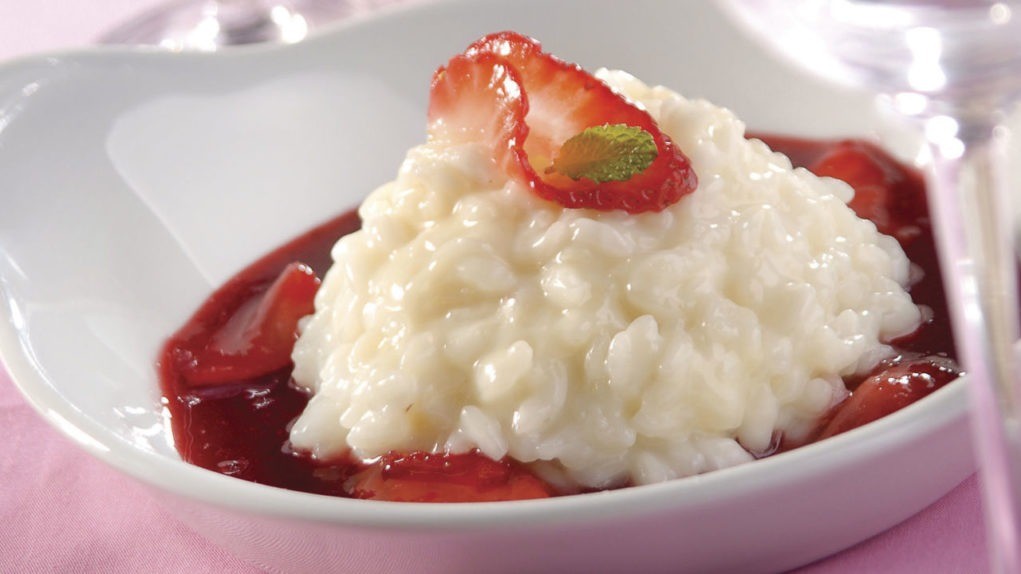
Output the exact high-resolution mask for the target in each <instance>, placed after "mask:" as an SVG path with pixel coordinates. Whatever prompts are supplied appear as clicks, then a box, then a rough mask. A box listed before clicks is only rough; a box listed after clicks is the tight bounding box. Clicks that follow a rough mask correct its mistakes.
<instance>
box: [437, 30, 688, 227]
mask: <svg viewBox="0 0 1021 574" xmlns="http://www.w3.org/2000/svg"><path fill="white" fill-rule="evenodd" d="M468 62H470V64H469V63H468ZM488 68H494V69H495V70H494V71H492V72H489V71H486V70H487V69H488ZM430 97H431V103H430V108H429V117H430V120H431V121H432V122H433V125H436V123H437V122H439V123H440V125H443V124H447V125H454V126H460V127H462V129H463V128H464V127H465V126H467V127H468V129H464V131H463V132H462V133H465V134H470V135H468V136H467V137H465V139H468V138H469V137H473V136H478V135H480V134H482V135H481V137H478V138H477V139H480V140H482V141H489V142H490V143H491V144H492V146H493V149H494V157H496V159H497V162H498V164H499V165H500V166H501V167H504V168H505V169H506V170H507V173H508V174H509V175H510V176H512V177H515V178H517V179H519V180H521V181H523V182H525V183H526V184H528V185H529V186H531V188H532V189H533V190H535V192H536V193H537V194H538V195H539V196H540V197H542V198H544V199H547V200H550V201H555V202H557V203H559V204H561V205H563V206H564V207H570V208H591V209H600V210H613V209H623V210H626V211H628V212H630V213H640V212H643V211H660V210H662V209H663V208H665V207H666V206H668V205H671V204H673V203H675V202H677V201H678V200H679V199H680V198H681V197H682V196H684V195H685V194H687V193H691V192H693V191H694V190H695V188H696V187H697V185H698V180H697V178H696V177H695V173H694V171H693V170H692V169H691V165H690V163H689V162H688V159H687V158H686V157H684V154H682V153H681V152H680V150H678V149H677V148H676V146H674V144H673V142H672V141H671V140H670V138H669V137H668V136H666V134H664V133H663V132H661V131H660V130H659V127H658V126H657V125H656V123H655V121H654V120H653V119H652V117H651V116H650V115H649V114H648V113H647V112H645V111H644V110H642V109H639V108H638V107H636V106H635V105H633V104H632V103H630V102H629V101H627V99H626V98H624V97H623V96H622V95H620V94H618V93H616V92H614V91H613V90H612V89H611V88H610V87H609V86H607V85H606V84H604V83H602V82H601V81H599V80H598V79H596V78H595V77H594V76H592V75H591V74H589V73H588V72H586V71H584V70H583V69H581V68H580V67H579V66H577V65H575V64H569V63H567V62H564V61H563V60H560V59H558V58H555V57H553V56H551V55H549V54H546V53H544V52H543V51H542V49H541V46H540V45H539V43H538V42H536V41H535V40H533V39H531V38H527V37H525V36H522V35H520V34H517V33H515V32H500V33H497V34H491V35H489V36H486V37H484V38H482V39H480V40H478V41H476V42H475V43H473V44H472V45H471V46H469V47H468V49H467V50H466V51H465V53H464V54H462V55H459V56H455V57H454V58H453V59H452V60H451V62H450V63H449V64H448V65H447V66H446V67H445V68H440V70H439V71H437V73H436V76H435V78H434V81H433V86H432V92H431V96H430ZM472 115H474V116H477V117H476V118H475V119H472V118H470V117H466V116H472ZM494 118H495V119H494ZM608 124H611V125H620V124H622V125H627V126H634V127H637V128H640V129H642V130H645V131H646V132H648V133H649V134H651V135H652V137H653V139H654V141H655V143H656V148H657V151H658V153H657V156H656V159H655V160H654V161H653V162H652V164H651V165H649V166H648V167H647V168H646V169H645V170H644V171H642V172H641V173H638V174H637V175H634V176H633V177H631V178H630V179H628V180H626V181H610V182H605V183H598V184H597V183H595V182H594V181H592V180H589V179H586V178H582V179H579V180H577V181H575V180H573V179H571V178H569V177H566V176H564V175H560V174H557V173H555V172H550V171H549V168H550V166H551V165H552V163H553V160H554V158H555V157H556V154H557V152H558V150H560V149H561V146H563V144H564V142H565V141H567V140H568V139H570V138H571V137H572V136H575V135H577V134H579V133H581V132H582V131H584V130H585V129H586V128H590V127H594V126H603V125H608ZM508 148H509V149H510V151H511V153H512V154H513V156H514V157H515V158H516V159H517V166H513V165H508V163H509V162H507V161H506V160H505V158H506V154H507V150H508Z"/></svg>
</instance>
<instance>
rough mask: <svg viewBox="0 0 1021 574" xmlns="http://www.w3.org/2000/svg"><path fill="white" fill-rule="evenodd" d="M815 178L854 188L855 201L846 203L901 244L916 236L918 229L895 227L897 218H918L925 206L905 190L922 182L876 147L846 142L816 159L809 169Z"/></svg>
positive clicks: (837, 144)
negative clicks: (826, 178)
mask: <svg viewBox="0 0 1021 574" xmlns="http://www.w3.org/2000/svg"><path fill="white" fill-rule="evenodd" d="M809 171H811V172H812V173H814V174H816V175H820V176H828V177H834V178H837V179H841V180H843V181H845V182H847V183H848V184H849V185H850V186H851V187H852V188H854V199H852V200H851V202H850V203H849V204H848V206H850V207H851V209H853V210H854V212H855V213H857V214H858V216H859V217H862V218H865V219H869V220H872V222H873V223H875V224H876V228H877V229H879V231H880V232H881V233H885V234H887V235H893V236H894V237H897V239H900V240H901V241H902V243H903V242H905V241H908V240H911V239H914V238H915V237H917V236H918V235H919V231H918V229H917V228H915V227H912V226H904V225H898V219H905V218H908V217H911V218H921V219H924V218H925V217H926V214H925V213H924V211H923V212H921V213H919V210H920V209H924V203H923V204H921V205H922V207H920V206H919V203H918V202H916V201H914V199H913V197H914V194H912V193H906V192H905V190H907V189H908V188H911V189H915V188H918V187H919V186H920V185H921V183H920V182H917V181H914V180H916V179H918V178H920V175H919V174H918V173H917V172H914V171H912V170H908V169H906V168H905V167H904V166H903V165H901V164H900V162H898V161H897V160H895V159H894V158H892V157H890V155H889V154H887V153H886V152H885V151H883V150H882V149H880V148H879V147H878V146H875V145H873V144H870V143H868V142H863V141H861V140H845V141H841V142H837V143H836V144H835V145H833V146H831V148H830V149H829V150H828V151H827V152H826V153H825V154H823V155H822V156H821V157H819V158H818V159H817V160H816V161H815V163H813V164H812V165H811V166H810V167H809Z"/></svg>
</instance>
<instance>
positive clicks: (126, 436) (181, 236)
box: [0, 0, 973, 572]
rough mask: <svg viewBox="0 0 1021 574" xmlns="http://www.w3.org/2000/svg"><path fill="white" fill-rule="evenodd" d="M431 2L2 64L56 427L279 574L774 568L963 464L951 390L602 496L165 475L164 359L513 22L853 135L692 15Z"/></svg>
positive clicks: (31, 307) (34, 345)
mask: <svg viewBox="0 0 1021 574" xmlns="http://www.w3.org/2000/svg"><path fill="white" fill-rule="evenodd" d="M622 6H623V5H622V4H619V3H617V2H613V1H611V0H599V1H584V0H576V1H562V2H555V3H552V2H543V1H540V0H529V1H524V2H523V1H515V0H500V1H493V2H468V1H464V2H444V3H439V4H426V5H423V6H420V7H417V8H413V9H410V10H407V11H394V12H391V13H388V14H386V15H384V16H382V17H378V18H375V19H370V20H366V21H361V22H355V23H352V24H350V25H347V26H344V27H342V28H338V29H336V30H335V31H334V32H333V33H331V34H328V35H325V36H322V37H319V38H316V39H314V40H311V41H308V42H304V43H301V44H299V45H295V46H288V47H259V48H253V49H245V50H239V51H236V52H229V53H223V54H215V55H195V54H167V53H160V52H154V51H140V50H135V51H129V50H116V51H115V50H104V51H93V52H82V53H73V54H63V55H56V56H51V57H40V58H34V59H28V60H23V61H20V62H17V63H13V64H8V65H6V66H4V67H0V190H2V191H0V194H2V196H0V205H2V208H0V295H2V300H3V302H4V304H3V305H2V306H0V315H2V316H3V318H4V319H5V320H4V321H0V353H2V357H3V360H4V363H5V364H6V366H7V368H8V369H9V371H10V372H11V374H12V375H13V377H14V380H15V381H16V383H17V385H18V386H19V388H20V389H21V391H22V392H23V393H24V394H25V396H26V397H27V398H28V400H29V401H30V402H31V403H32V404H33V405H34V406H35V407H36V408H37V409H38V410H39V412H40V413H41V414H42V415H43V416H44V417H45V418H46V419H47V420H48V421H50V422H51V423H52V424H53V425H54V426H56V427H57V428H59V429H60V430H61V431H63V432H64V433H65V434H67V435H68V436H69V437H71V438H72V439H74V440H75V441H77V442H78V443H79V444H81V445H82V446H83V447H84V448H85V449H87V450H88V451H89V452H91V453H93V454H94V455H95V456H97V457H99V458H100V459H102V460H104V461H106V462H107V463H109V464H110V465H112V466H114V467H116V468H118V469H120V470H122V471H123V472H125V473H127V474H130V475H132V476H134V477H135V478H137V479H139V480H140V481H142V482H144V483H146V484H147V485H149V486H151V489H152V491H153V492H154V494H155V495H156V496H157V497H159V498H161V499H162V500H163V501H164V502H165V503H166V504H167V508H169V509H170V510H171V511H173V512H174V513H176V514H177V515H178V516H180V517H181V519H182V520H184V521H185V522H187V523H188V524H189V525H191V526H192V527H194V528H195V530H197V531H199V532H201V533H202V534H204V535H206V536H207V537H208V538H210V539H211V540H213V541H215V542H217V543H219V544H222V545H223V546H225V547H227V548H229V549H230V550H232V551H234V552H236V553H237V554H238V555H240V556H242V557H244V558H247V559H248V560H250V561H252V562H254V563H256V564H259V565H261V566H263V567H266V568H269V569H271V570H280V571H313V570H333V571H342V570H347V569H363V568H365V567H367V566H369V565H371V566H372V568H373V570H375V571H380V572H385V571H417V572H478V571H483V570H484V571H487V572H495V571H507V572H520V571H536V570H543V571H563V572H567V571H637V572H653V571H670V572H679V571H701V572H706V571H728V572H732V571H741V570H747V571H775V570H782V569H786V568H790V567H793V566H796V565H798V564H803V563H806V562H808V561H811V560H814V559H816V558H819V557H822V556H825V555H827V554H830V553H832V552H835V551H837V550H839V549H841V548H844V547H847V546H849V545H851V544H853V543H855V542H858V541H860V540H863V539H865V538H867V537H869V536H871V535H873V534H875V533H877V532H880V531H882V530H883V529H886V528H888V527H889V526H891V525H893V524H896V523H897V522H899V521H901V520H904V519H905V518H907V517H908V516H910V515H912V514H914V513H915V512H917V511H918V510H920V509H921V508H923V507H925V506H926V505H928V504H930V503H932V502H933V501H935V500H936V499H937V498H939V497H940V496H941V495H943V494H944V493H946V492H947V491H949V490H950V489H951V488H952V487H953V486H954V485H956V484H958V483H959V482H960V481H961V480H963V479H964V478H965V477H966V476H967V475H968V474H969V473H970V472H971V471H972V468H973V467H972V462H971V456H970V450H969V448H968V444H967V442H968V440H967V437H968V433H967V428H966V420H965V403H966V401H965V397H964V388H963V385H962V383H961V382H959V381H958V382H955V383H953V384H951V385H949V386H948V387H947V388H946V389H943V390H941V391H939V392H937V393H935V394H934V395H933V396H931V397H929V398H927V399H925V400H923V401H921V402H920V403H918V404H916V405H913V406H911V407H909V408H907V409H905V410H903V411H901V412H899V413H896V414H894V415H892V416H890V417H887V418H886V419H883V420H881V421H878V422H876V423H874V424H871V425H867V426H866V427H863V428H861V429H858V430H855V431H853V432H849V433H847V434H845V435H842V436H839V437H836V438H834V439H831V440H827V441H824V442H822V443H819V444H815V445H811V446H809V447H806V448H802V449H800V450H797V451H794V452H790V453H786V454H782V455H779V456H775V457H772V458H769V459H765V460H761V461H758V462H755V463H752V464H748V465H745V466H740V467H736V468H732V469H728V470H724V471H720V472H715V473H711V474H707V475H704V476H698V477H693V478H689V479H684V480H678V481H675V482H670V483H666V484H659V485H654V486H647V487H641V488H633V489H625V490H620V491H615V492H606V493H600V494H591V495H584V496H575V497H565V498H559V499H551V500H542V501H524V502H513V503H497V504H461V505H455V504H449V505H432V504H422V505H408V504H395V503H381V502H371V501H359V500H344V499H337V498H328V497H323V496H317V495H311V494H304V493H298V492H290V491H286V490H281V489H276V488H270V487H266V486H261V485H257V484H252V483H248V482H244V481H240V480H236V479H232V478H228V477H226V476H221V475H218V474H215V473H212V472H209V471H205V470H202V469H199V468H197V467H194V466H191V465H188V464H185V463H183V462H182V461H181V460H180V459H179V457H178V455H177V453H176V451H175V450H174V447H173V440H172V437H171V434H170V431H169V427H168V425H167V424H166V421H165V420H164V412H163V409H162V407H161V405H160V396H159V390H158V385H157V381H156V376H155V370H154V368H153V361H154V359H155V357H156V353H157V349H158V347H159V345H160V344H161V342H162V341H163V340H164V339H165V338H166V337H167V336H168V335H169V334H170V333H171V332H173V331H174V330H175V329H176V328H177V327H178V326H179V325H181V324H182V322H183V321H184V320H185V319H186V317H187V316H189V315H190V313H191V312H192V311H193V310H194V309H195V308H196V306H197V305H198V304H199V303H200V302H201V301H202V299H203V298H204V297H205V296H206V295H207V294H208V293H209V292H210V291H211V290H212V289H213V288H214V287H215V286H216V285H218V284H219V283H221V282H222V281H223V280H224V279H226V278H227V277H229V276H230V275H231V274H233V273H235V272H236V271H238V270H239V269H241V268H242V267H243V266H244V265H245V264H246V263H248V262H250V261H253V260H254V259H255V258H256V257H257V256H258V255H259V254H261V253H263V252H265V251H267V250H269V249H270V248H271V247H273V246H275V245H278V244H280V243H281V242H282V241H283V240H285V239H286V238H288V237H290V236H293V235H295V234H297V233H298V232H300V231H301V230H303V229H306V228H308V227H310V226H311V225H313V224H315V223H317V222H320V221H323V220H325V219H327V218H328V217H329V216H331V215H333V214H335V213H339V212H341V211H343V210H346V209H348V208H351V207H353V206H355V205H356V204H357V203H358V201H359V200H360V198H361V197H363V196H364V195H365V194H366V193H367V192H368V191H369V190H371V189H372V188H373V187H375V186H376V185H378V184H379V183H382V182H384V181H386V180H388V179H390V178H391V177H392V176H393V174H394V173H395V171H396V169H397V166H398V165H399V162H400V160H401V158H402V157H403V154H404V151H405V150H406V149H407V148H408V147H410V146H411V145H413V144H415V143H416V142H418V141H420V140H421V139H422V138H423V137H424V123H425V117H424V116H425V113H424V110H425V102H426V97H427V87H428V82H429V78H430V76H431V74H432V72H433V70H434V69H435V68H436V67H437V66H438V65H440V64H442V63H443V62H445V61H446V59H447V58H448V57H449V56H451V55H452V54H454V53H456V52H459V51H460V50H462V49H463V48H464V47H465V46H466V45H467V44H468V43H469V42H470V41H472V40H473V39H475V38H477V37H478V36H481V35H482V34H484V33H488V32H491V31H496V30H501V29H516V30H519V31H522V32H524V33H527V34H530V35H533V36H536V37H538V38H540V39H541V40H543V41H544V44H545V46H546V47H547V49H549V50H550V51H552V52H553V53H556V54H559V55H561V56H563V57H564V58H566V59H569V60H574V61H577V62H580V63H582V64H583V65H585V66H589V67H597V66H607V67H613V68H623V69H627V70H630V71H631V72H633V73H635V74H636V75H637V76H639V77H640V78H643V79H645V80H646V81H648V82H651V83H662V84H665V85H669V86H671V87H673V88H675V89H677V90H679V91H681V92H683V93H685V94H687V95H689V96H704V97H707V98H710V99H712V100H714V101H716V102H718V103H721V104H724V105H727V106H730V107H731V108H733V109H735V110H736V111H737V112H738V114H739V115H741V116H742V117H744V118H745V119H746V120H747V121H748V123H749V124H750V125H751V126H752V127H753V128H755V129H757V130H763V131H773V132H780V133H790V134H802V135H815V136H824V135H867V134H869V133H871V132H872V130H873V129H874V128H873V126H874V125H875V119H874V118H873V114H872V112H871V106H870V101H869V99H868V98H867V97H865V96H863V95H861V94H854V93H849V92H844V91H838V90H836V89H833V88H830V87H827V86H825V85H823V84H821V83H819V82H816V81H814V80H812V79H809V78H806V77H805V76H802V75H800V74H798V73H797V72H795V71H793V70H792V69H791V68H788V67H785V66H784V65H782V64H778V63H775V62H773V61H772V60H770V59H769V58H768V57H767V56H765V55H763V54H761V53H760V51H759V50H758V49H757V48H756V47H755V46H753V45H752V44H751V43H749V42H748V41H746V40H745V39H744V38H742V37H740V35H739V34H738V32H736V31H735V30H734V29H733V28H732V26H731V25H730V24H729V23H728V22H726V21H725V20H724V19H723V18H722V17H721V16H720V15H719V14H718V13H717V11H716V10H715V9H714V8H713V6H712V5H709V4H706V3H702V2H653V1H641V2H632V3H628V4H627V8H626V9H623V8H622Z"/></svg>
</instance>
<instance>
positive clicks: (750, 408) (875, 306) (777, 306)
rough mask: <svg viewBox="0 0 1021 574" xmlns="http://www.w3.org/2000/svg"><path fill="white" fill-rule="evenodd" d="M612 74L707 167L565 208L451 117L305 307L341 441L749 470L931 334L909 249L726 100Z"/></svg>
mask: <svg viewBox="0 0 1021 574" xmlns="http://www.w3.org/2000/svg"><path fill="white" fill-rule="evenodd" d="M598 75H599V77H600V78H601V79H602V80H604V81H606V82H607V83H609V84H610V85H612V86H613V87H615V88H616V89H618V90H620V91H621V92H623V93H624V94H626V95H627V96H628V97H629V98H631V99H632V100H634V101H636V102H639V103H640V104H641V105H643V106H644V107H645V108H646V109H647V110H648V111H649V113H650V114H651V115H652V116H653V118H655V120H656V121H657V122H658V124H659V126H660V128H661V129H662V130H663V131H664V132H665V133H667V134H668V135H669V136H670V137H671V138H672V139H673V141H674V142H675V143H676V145H677V146H678V147H679V148H680V149H682V150H683V151H684V153H685V155H687V157H688V158H690V161H691V164H692V167H693V168H694V170H695V172H696V173H697V174H698V179H699V184H698V188H697V190H696V191H695V192H694V193H692V194H690V195H687V196H685V197H683V198H682V199H681V200H680V201H679V202H677V203H675V204H673V205H671V206H669V207H667V208H666V209H665V210H663V211H662V212H658V213H642V214H637V215H633V214H628V213H624V212H621V211H594V210H588V209H566V208H563V207H561V206H560V205H558V204H556V203H551V202H548V201H546V200H543V199H540V198H539V197H537V196H536V195H535V194H533V193H531V191H530V190H529V189H527V188H526V187H525V186H524V185H522V184H521V183H518V182H517V181H516V180H511V179H508V178H507V176H506V175H504V174H503V173H502V172H501V171H500V170H499V169H498V168H497V166H496V164H495V163H494V161H493V160H492V159H491V157H490V152H488V151H487V149H486V147H485V146H483V145H481V144H475V143H471V142H468V143H464V142H459V143H457V144H452V143H450V142H449V141H445V139H444V138H443V137H442V133H441V131H439V130H433V133H432V134H431V135H430V138H429V139H428V141H427V142H426V143H425V144H423V145H421V146H418V147H416V148H414V149H412V150H411V151H410V152H409V153H408V155H407V159H406V160H405V162H404V164H403V165H402V167H401V169H400V172H399V174H398V176H397V179H396V180H395V181H393V182H391V183H388V184H386V185H383V186H382V187H380V188H379V189H377V190H376V191H374V192H373V193H372V194H371V195H370V196H369V197H368V198H367V199H366V201H365V203H364V204H363V205H362V206H361V209H360V212H359V213H360V215H361V217H362V219H363V228H362V230H361V231H359V232H357V233H354V234H352V235H348V236H346V237H344V238H343V239H341V240H340V241H339V242H338V243H337V244H336V246H335V247H334V249H333V258H334V261H335V263H334V266H333V268H332V269H331V270H330V271H329V273H328V274H327V275H326V277H325V280H324V282H323V285H322V287H321V289H320V291H319V292H318V294H317V296H316V300H315V303H316V312H315V314H314V315H313V316H311V317H310V318H307V319H305V320H304V322H303V324H302V334H301V336H300V338H299V340H298V343H297V346H296V348H295V350H294V355H293V358H294V362H295V371H294V378H295V380H296V381H297V382H298V384H299V385H301V386H304V387H306V388H308V389H309V390H310V391H311V392H312V393H314V396H313V397H312V399H311V400H310V402H309V404H308V406H307V408H306V409H305V411H304V413H303V414H302V415H301V416H300V417H299V419H298V420H297V421H296V422H295V424H294V426H293V428H292V430H291V440H292V442H293V444H294V446H295V447H297V448H299V449H304V450H308V451H310V452H312V453H313V454H314V455H315V456H316V457H319V458H330V457H335V456H341V455H344V454H347V453H351V454H353V455H354V456H355V457H357V458H362V459H371V458H373V457H377V456H380V455H382V454H384V453H386V452H388V451H401V452H409V451H432V452H454V453H457V452H465V451H469V450H472V449H478V450H480V451H481V452H483V453H484V454H486V455H487V456H489V457H492V458H494V459H499V458H502V457H504V456H509V457H512V458H514V459H516V460H518V461H521V462H524V463H529V464H530V466H531V468H533V469H534V470H536V471H537V472H539V473H540V474H542V475H543V476H544V477H546V478H547V479H550V480H552V481H554V482H556V483H558V484H561V485H566V486H568V487H571V486H574V487H585V488H589V487H591V488H604V487H610V486H616V485H621V484H627V483H636V484H641V483H650V482H657V481H662V480H667V479H670V478H675V477H681V476H687V475H692V474H696V473H701V472H705V471H709V470H713V469H718V468H722V467H728V466H732V465H735V464H739V463H742V462H745V461H748V460H751V459H752V458H753V457H754V455H755V454H756V453H762V452H765V451H767V450H768V449H769V448H770V445H771V444H772V443H773V441H774V440H775V437H777V436H778V434H779V433H783V434H785V435H787V436H795V437H796V436H798V435H799V434H803V433H805V432H807V431H808V429H809V428H810V427H811V426H812V425H813V424H814V423H815V421H816V420H817V419H818V418H819V417H820V416H821V415H822V414H824V413H825V412H826V411H827V410H828V409H829V408H830V407H831V406H833V405H835V404H836V403H838V402H839V401H840V400H841V399H842V398H844V396H846V394H847V391H846V390H845V388H844V384H843V382H842V377H844V376H848V375H853V374H855V373H862V372H864V371H867V370H868V369H869V368H871V367H873V366H874V365H875V364H876V363H877V362H878V361H880V360H881V359H882V358H884V357H886V356H888V355H889V354H890V349H889V347H887V346H886V345H885V344H884V341H889V340H890V339H891V338H894V337H896V336H899V335H903V334H906V333H909V332H911V331H912V330H914V329H915V328H916V327H917V326H918V325H919V323H920V321H921V316H920V312H919V310H918V308H917V307H916V306H915V305H914V304H913V303H912V301H911V299H910V297H909V296H908V294H907V293H906V292H905V288H906V287H907V284H908V276H909V265H910V264H909V262H908V260H907V259H906V258H905V256H904V253H903V252H902V250H901V248H900V246H899V245H898V244H897V242H896V241H895V240H894V239H892V238H890V237H887V236H885V235H882V234H880V233H878V232H877V231H876V228H875V225H873V224H872V223H871V222H869V221H867V220H863V219H860V218H858V217H857V216H856V215H855V214H854V213H853V212H852V211H851V209H849V208H848V207H847V205H846V202H847V201H849V200H850V198H851V196H852V193H853V192H852V190H851V188H850V187H849V186H847V185H846V184H844V183H843V182H840V181H837V180H833V179H828V178H818V177H816V176H814V175H812V174H811V173H809V172H808V171H806V170H803V169H792V168H791V165H790V162H789V161H788V160H787V158H786V157H784V156H783V155H780V154H776V153H773V152H771V151H770V150H769V149H768V148H767V146H766V145H765V144H763V143H762V142H760V141H757V140H746V139H745V136H744V124H742V123H741V122H740V121H739V120H738V119H737V118H736V117H734V115H733V114H732V113H731V112H729V111H728V110H725V109H722V108H719V107H716V106H713V105H712V104H710V103H707V102H705V101H698V100H688V99H685V98H684V97H682V96H680V95H678V94H676V93H674V92H672V91H670V90H667V89H665V88H662V87H654V88H650V87H647V86H646V85H644V84H642V83H641V82H640V81H638V80H636V79H635V78H633V77H631V76H629V75H627V74H625V73H623V72H606V71H603V72H600V73H599V74H598Z"/></svg>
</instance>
